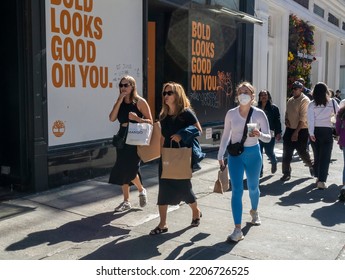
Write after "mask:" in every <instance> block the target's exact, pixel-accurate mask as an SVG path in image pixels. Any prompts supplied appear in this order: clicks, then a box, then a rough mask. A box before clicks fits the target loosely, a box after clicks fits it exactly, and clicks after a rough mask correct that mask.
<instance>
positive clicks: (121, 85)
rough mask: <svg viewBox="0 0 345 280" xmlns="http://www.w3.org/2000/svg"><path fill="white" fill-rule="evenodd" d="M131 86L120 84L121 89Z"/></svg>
mask: <svg viewBox="0 0 345 280" xmlns="http://www.w3.org/2000/svg"><path fill="white" fill-rule="evenodd" d="M129 86H130V84H119V87H120V88H122V87H125V88H126V87H129Z"/></svg>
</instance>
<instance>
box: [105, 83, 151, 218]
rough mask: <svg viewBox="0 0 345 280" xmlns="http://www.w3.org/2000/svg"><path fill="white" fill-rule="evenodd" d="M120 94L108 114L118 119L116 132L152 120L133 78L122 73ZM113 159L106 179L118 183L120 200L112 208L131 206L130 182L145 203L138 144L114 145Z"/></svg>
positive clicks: (125, 130) (116, 210)
mask: <svg viewBox="0 0 345 280" xmlns="http://www.w3.org/2000/svg"><path fill="white" fill-rule="evenodd" d="M119 89H120V94H119V97H118V99H117V101H116V103H115V104H114V107H113V109H112V110H111V112H110V114H109V120H110V121H112V122H114V121H116V120H118V121H119V123H120V129H119V135H120V136H125V134H126V132H127V126H128V122H134V123H143V122H146V123H150V124H152V115H151V110H150V107H149V105H148V103H147V102H146V100H145V99H144V98H143V97H141V96H139V95H138V92H137V88H136V82H135V79H134V78H133V77H131V76H124V77H123V78H122V79H121V80H120V83H119ZM116 156H117V158H116V162H115V165H114V167H113V169H112V170H111V173H110V177H109V183H111V184H116V185H121V186H122V193H123V202H122V203H121V204H120V205H119V206H117V207H116V208H115V212H123V211H126V210H129V209H130V208H131V204H130V202H129V191H130V185H135V186H136V187H137V189H138V191H139V204H140V206H141V207H144V206H145V205H146V203H147V195H146V189H145V188H144V187H143V185H142V182H141V176H140V172H139V166H140V158H139V156H138V154H137V146H133V145H127V144H125V146H124V147H123V148H122V149H118V148H117V149H116Z"/></svg>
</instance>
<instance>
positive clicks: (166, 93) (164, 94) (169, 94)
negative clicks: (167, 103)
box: [163, 90, 174, 96]
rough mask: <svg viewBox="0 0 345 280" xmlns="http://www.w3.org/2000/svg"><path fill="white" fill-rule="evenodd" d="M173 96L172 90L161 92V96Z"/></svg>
mask: <svg viewBox="0 0 345 280" xmlns="http://www.w3.org/2000/svg"><path fill="white" fill-rule="evenodd" d="M173 94H174V92H173V91H172V90H169V91H163V96H166V95H168V96H171V95H173Z"/></svg>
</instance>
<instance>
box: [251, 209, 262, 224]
mask: <svg viewBox="0 0 345 280" xmlns="http://www.w3.org/2000/svg"><path fill="white" fill-rule="evenodd" d="M249 213H250V216H252V224H253V225H256V226H259V225H261V220H260V216H259V212H258V211H255V210H250V212H249Z"/></svg>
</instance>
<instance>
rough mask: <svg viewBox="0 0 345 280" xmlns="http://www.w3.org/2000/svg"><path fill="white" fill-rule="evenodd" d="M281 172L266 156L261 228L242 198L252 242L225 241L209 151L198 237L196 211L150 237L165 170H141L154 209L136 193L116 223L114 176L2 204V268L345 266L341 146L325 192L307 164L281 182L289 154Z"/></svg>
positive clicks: (198, 177)
mask: <svg viewBox="0 0 345 280" xmlns="http://www.w3.org/2000/svg"><path fill="white" fill-rule="evenodd" d="M276 152H277V156H278V161H279V163H278V171H277V172H276V173H275V174H271V172H270V169H271V166H270V164H269V163H268V162H267V156H266V155H264V176H263V177H262V178H261V180H260V189H261V198H260V204H259V212H260V216H261V220H262V225H261V226H251V224H250V223H249V222H250V215H249V210H250V202H249V197H248V191H247V190H246V191H245V192H244V195H243V201H244V204H243V222H242V224H243V232H244V235H245V239H244V240H243V241H240V242H239V243H233V244H229V243H226V242H225V240H226V238H227V236H228V235H229V234H230V233H231V232H232V230H233V227H234V224H233V219H232V214H231V209H230V197H231V190H230V191H228V192H226V193H224V194H217V193H213V186H214V181H215V179H216V177H217V170H218V162H217V160H216V155H217V153H216V151H209V152H208V153H207V157H206V158H205V159H204V160H203V161H202V163H201V165H202V169H201V170H200V171H197V172H196V173H194V175H193V179H192V182H193V189H194V192H195V194H196V196H197V197H198V204H199V207H200V209H201V211H202V213H203V216H202V218H201V224H200V226H199V227H196V228H193V227H190V223H191V220H192V216H191V210H190V208H189V206H188V205H185V204H181V205H179V206H174V207H169V213H168V225H169V232H168V233H166V234H161V235H158V236H150V235H148V233H149V232H150V230H151V229H153V228H154V227H155V226H157V224H158V221H159V217H158V211H157V206H156V199H157V192H158V179H157V169H158V168H157V162H154V163H150V164H145V165H143V166H142V174H143V180H144V186H145V187H146V188H147V191H148V205H147V206H146V207H145V208H140V207H139V199H138V192H137V190H136V189H135V188H132V189H131V201H132V206H134V207H133V208H132V209H131V210H129V211H128V212H126V213H118V214H114V213H113V209H114V207H115V206H117V205H118V204H119V203H120V202H121V201H122V192H121V188H120V187H119V186H114V185H110V184H108V183H107V181H108V176H103V177H99V178H95V179H93V180H88V181H83V182H80V183H76V184H72V185H66V186H63V187H60V188H57V189H53V190H50V191H47V192H43V193H38V194H35V195H30V196H26V197H22V198H19V199H14V200H10V201H5V202H2V203H0V236H1V239H0V259H2V260H40V259H50V260H79V259H82V260H113V259H119V260H128V259H129V260H171V259H180V260H185V259H191V260H200V259H202V260H215V259H222V260H251V259H254V260H255V259H256V260H345V206H344V203H340V202H339V201H338V200H337V196H338V192H339V189H340V187H339V186H338V184H340V183H341V181H342V168H343V158H342V152H341V151H340V149H339V147H338V146H337V145H336V144H335V145H334V148H333V154H332V164H331V165H330V171H329V179H328V182H327V184H328V185H329V187H328V189H326V190H318V189H315V179H314V178H311V177H310V175H309V171H308V168H307V167H305V166H304V165H303V163H302V162H301V161H300V160H299V158H298V157H295V158H294V161H293V163H292V177H291V180H290V181H287V182H285V183H283V182H281V181H280V180H279V178H280V177H281V176H282V174H281V154H282V144H281V143H278V144H277V145H276Z"/></svg>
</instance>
